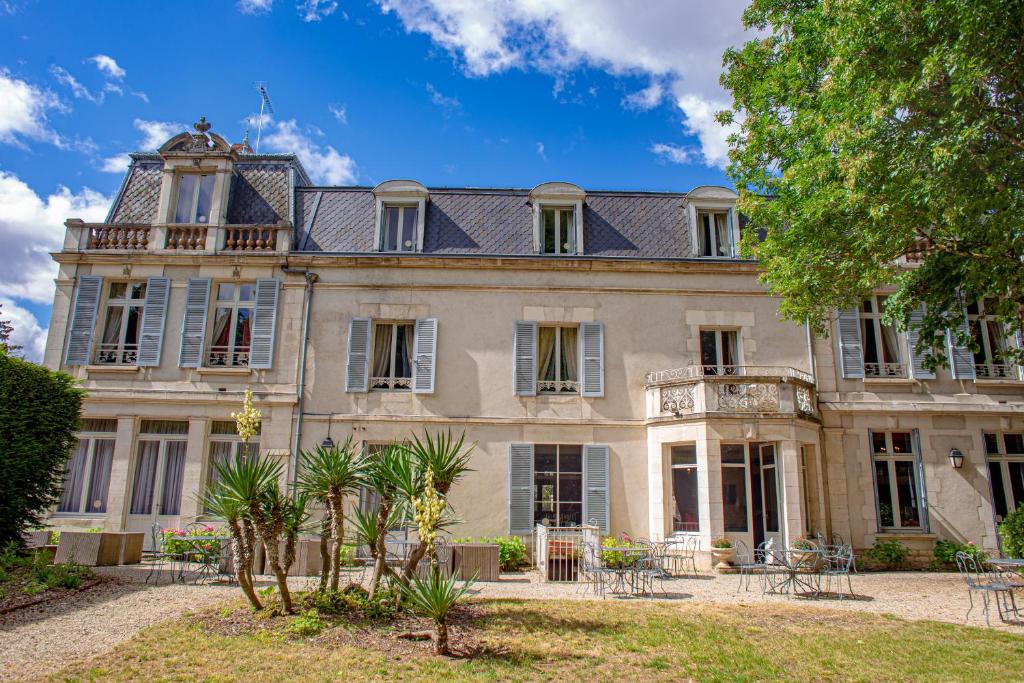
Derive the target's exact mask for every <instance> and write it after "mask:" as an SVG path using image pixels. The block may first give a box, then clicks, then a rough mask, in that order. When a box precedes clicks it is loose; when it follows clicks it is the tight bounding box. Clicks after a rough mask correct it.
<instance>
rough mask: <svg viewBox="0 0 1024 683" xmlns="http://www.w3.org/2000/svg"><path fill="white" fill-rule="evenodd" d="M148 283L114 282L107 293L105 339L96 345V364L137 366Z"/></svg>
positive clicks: (104, 323)
mask: <svg viewBox="0 0 1024 683" xmlns="http://www.w3.org/2000/svg"><path fill="white" fill-rule="evenodd" d="M145 299H146V283H145V282H111V283H110V287H109V288H108V289H107V308H106V316H105V318H104V321H103V336H102V337H100V341H99V343H98V344H97V345H96V362H97V363H102V364H110V365H134V364H135V361H136V358H137V356H138V352H139V334H140V332H141V330H142V309H143V308H144V306H145V303H146V301H145Z"/></svg>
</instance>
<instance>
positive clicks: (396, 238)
mask: <svg viewBox="0 0 1024 683" xmlns="http://www.w3.org/2000/svg"><path fill="white" fill-rule="evenodd" d="M416 211H417V207H416V206H415V205H412V206H404V205H403V206H395V205H385V206H384V216H383V217H382V218H383V223H382V225H381V231H380V250H381V251H416V227H417V221H416V218H417V216H416Z"/></svg>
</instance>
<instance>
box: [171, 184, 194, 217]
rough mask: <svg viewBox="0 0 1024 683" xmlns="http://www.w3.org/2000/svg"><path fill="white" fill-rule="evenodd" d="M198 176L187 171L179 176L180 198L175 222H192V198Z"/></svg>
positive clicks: (176, 205) (176, 208) (176, 206)
mask: <svg viewBox="0 0 1024 683" xmlns="http://www.w3.org/2000/svg"><path fill="white" fill-rule="evenodd" d="M196 177H197V176H195V175H194V174H191V173H185V174H182V175H181V176H179V177H178V200H177V203H176V204H175V209H174V222H175V223H191V222H192V198H193V197H194V196H195V192H196Z"/></svg>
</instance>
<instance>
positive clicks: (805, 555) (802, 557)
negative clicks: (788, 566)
mask: <svg viewBox="0 0 1024 683" xmlns="http://www.w3.org/2000/svg"><path fill="white" fill-rule="evenodd" d="M789 547H790V548H791V549H792V550H797V551H804V552H797V553H794V555H793V564H795V565H798V566H800V568H801V570H802V571H813V570H814V569H816V567H815V565H816V564H817V557H816V554H815V551H816V550H817V549H818V548H817V546H815V545H814V542H813V541H811V540H810V539H809V538H806V537H804V536H801V537H799V538H797V539H796V540H795V541H793V543H792V544H790V546H789Z"/></svg>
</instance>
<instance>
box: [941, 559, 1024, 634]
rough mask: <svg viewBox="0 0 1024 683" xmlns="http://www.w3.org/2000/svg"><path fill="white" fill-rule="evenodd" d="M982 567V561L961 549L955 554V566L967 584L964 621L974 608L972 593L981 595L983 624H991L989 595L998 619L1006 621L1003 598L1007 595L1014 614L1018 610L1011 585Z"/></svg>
mask: <svg viewBox="0 0 1024 683" xmlns="http://www.w3.org/2000/svg"><path fill="white" fill-rule="evenodd" d="M983 567H984V563H980V562H978V560H977V559H975V558H974V557H972V556H971V555H968V554H967V553H965V552H962V551H961V552H958V553H957V554H956V568H957V569H958V570H959V571H960V576H962V577H963V579H964V582H965V583H966V584H967V599H968V601H969V603H970V606H969V607H968V608H967V614H965V615H964V621H967V620H968V619H969V618H970V616H971V610H973V609H974V594H975V593H978V594H979V595H981V599H982V604H983V606H984V613H985V625H986V626H991V623H990V622H989V617H988V613H989V606H988V601H989V596H991V597H992V599H993V600H994V601H995V603H996V609H997V610H998V611H999V620H1000V621H1003V622H1005V621H1006V616H1005V615H1004V614H1003V600H1005V599H1006V598H1007V597H1009V600H1010V604H1011V605H1012V609H1013V612H1014V614H1015V615H1016V614H1019V613H1020V612H1019V611H1018V610H1017V602H1016V601H1015V600H1014V597H1013V587H1012V586H1011V585H1010V584H1008V583H1006V582H1005V581H1004V580H1003V577H1002V576H1000V575H999V574H998V573H995V572H990V571H986V570H985V569H984V568H983ZM1000 598H1003V600H1000Z"/></svg>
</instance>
